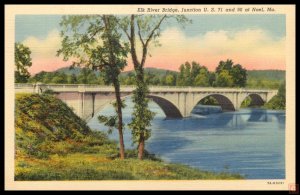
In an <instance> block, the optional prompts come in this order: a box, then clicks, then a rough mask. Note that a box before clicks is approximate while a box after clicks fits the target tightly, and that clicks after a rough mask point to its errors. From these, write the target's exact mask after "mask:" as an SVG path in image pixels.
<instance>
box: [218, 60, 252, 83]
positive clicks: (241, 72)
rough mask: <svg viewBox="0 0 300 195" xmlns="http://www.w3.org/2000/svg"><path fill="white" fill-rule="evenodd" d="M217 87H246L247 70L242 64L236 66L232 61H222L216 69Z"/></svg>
mask: <svg viewBox="0 0 300 195" xmlns="http://www.w3.org/2000/svg"><path fill="white" fill-rule="evenodd" d="M215 73H216V81H215V83H214V86H216V87H245V86H246V83H247V70H246V69H244V68H243V67H242V66H241V65H240V64H236V65H234V63H233V61H232V60H229V59H227V60H226V61H220V62H219V65H218V66H217V68H216V72H215Z"/></svg>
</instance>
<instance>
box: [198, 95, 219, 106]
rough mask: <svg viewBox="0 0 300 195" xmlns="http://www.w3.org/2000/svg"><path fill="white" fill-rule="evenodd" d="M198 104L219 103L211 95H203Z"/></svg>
mask: <svg viewBox="0 0 300 195" xmlns="http://www.w3.org/2000/svg"><path fill="white" fill-rule="evenodd" d="M199 104H202V105H220V104H219V102H218V101H217V100H216V99H215V98H214V97H212V96H208V97H205V98H203V99H202V100H201V101H200V102H199Z"/></svg>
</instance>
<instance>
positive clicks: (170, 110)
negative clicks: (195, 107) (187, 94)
mask: <svg viewBox="0 0 300 195" xmlns="http://www.w3.org/2000/svg"><path fill="white" fill-rule="evenodd" d="M131 96H132V94H126V95H122V96H121V99H122V100H124V99H126V98H128V97H131ZM147 98H149V99H150V100H152V101H154V102H155V103H156V104H157V105H158V106H159V107H160V108H161V109H162V111H163V112H164V114H165V115H166V118H182V117H183V116H182V114H181V112H180V111H179V109H178V108H177V107H176V106H175V105H174V104H173V103H172V102H170V101H169V100H167V99H166V98H163V97H160V96H158V95H152V94H151V95H148V96H147ZM95 101H97V100H95ZM114 101H116V99H115V98H113V99H110V100H107V101H106V102H105V103H103V104H102V105H101V106H98V107H95V108H94V113H90V114H89V115H88V116H87V117H86V120H90V119H91V118H92V117H93V116H94V114H97V113H98V112H100V111H101V110H102V109H104V108H105V107H106V106H107V105H109V104H111V103H113V102H114Z"/></svg>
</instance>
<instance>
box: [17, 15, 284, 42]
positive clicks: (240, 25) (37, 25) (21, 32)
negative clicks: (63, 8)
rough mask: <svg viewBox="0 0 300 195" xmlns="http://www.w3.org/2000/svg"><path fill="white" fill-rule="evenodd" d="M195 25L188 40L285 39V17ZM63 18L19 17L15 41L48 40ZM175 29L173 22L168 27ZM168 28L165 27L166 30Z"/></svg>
mask: <svg viewBox="0 0 300 195" xmlns="http://www.w3.org/2000/svg"><path fill="white" fill-rule="evenodd" d="M187 16H188V18H190V19H192V21H193V23H192V24H190V25H187V26H186V27H185V29H183V31H184V32H185V34H186V35H187V36H195V35H197V34H199V33H200V34H204V33H206V32H208V31H218V30H226V31H238V30H242V29H257V28H259V29H264V30H266V31H268V32H270V34H272V35H273V36H275V37H282V36H285V15H279V14H277V15H265V14H264V15H187ZM60 19H61V15H17V16H16V21H15V22H16V41H17V42H19V41H23V40H25V39H26V38H27V37H28V36H35V37H37V38H40V39H43V38H45V37H46V36H47V35H48V33H49V32H50V31H52V30H53V29H57V30H59V29H60V27H59V22H60ZM170 26H176V24H175V23H174V22H170V23H169V25H168V27H170ZM165 27H166V26H165Z"/></svg>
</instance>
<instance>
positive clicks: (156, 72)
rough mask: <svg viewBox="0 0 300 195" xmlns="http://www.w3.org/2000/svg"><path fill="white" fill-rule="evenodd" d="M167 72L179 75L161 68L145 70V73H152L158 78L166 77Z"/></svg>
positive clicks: (123, 73) (126, 73)
mask: <svg viewBox="0 0 300 195" xmlns="http://www.w3.org/2000/svg"><path fill="white" fill-rule="evenodd" d="M131 72H133V70H130V71H125V72H122V73H121V76H127V75H128V74H129V73H131ZM166 72H171V73H178V72H176V71H173V70H166V69H160V68H145V73H152V74H155V75H158V76H161V75H165V74H166Z"/></svg>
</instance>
